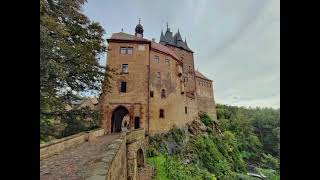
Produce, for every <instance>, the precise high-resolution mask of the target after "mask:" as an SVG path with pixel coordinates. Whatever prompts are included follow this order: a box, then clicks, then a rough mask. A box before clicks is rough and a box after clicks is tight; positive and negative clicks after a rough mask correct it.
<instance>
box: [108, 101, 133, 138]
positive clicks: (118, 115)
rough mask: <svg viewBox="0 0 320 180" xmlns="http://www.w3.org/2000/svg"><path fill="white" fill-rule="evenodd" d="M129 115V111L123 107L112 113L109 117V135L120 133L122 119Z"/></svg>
mask: <svg viewBox="0 0 320 180" xmlns="http://www.w3.org/2000/svg"><path fill="white" fill-rule="evenodd" d="M127 114H129V111H128V109H127V108H125V107H124V106H118V107H117V108H116V109H115V110H114V111H113V113H112V117H111V133H113V132H120V131H121V126H122V120H123V117H125V116H126V115H127Z"/></svg>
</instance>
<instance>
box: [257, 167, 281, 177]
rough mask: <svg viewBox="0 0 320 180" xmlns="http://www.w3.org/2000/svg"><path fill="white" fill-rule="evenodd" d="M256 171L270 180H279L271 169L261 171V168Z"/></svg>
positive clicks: (277, 174)
mask: <svg viewBox="0 0 320 180" xmlns="http://www.w3.org/2000/svg"><path fill="white" fill-rule="evenodd" d="M257 171H258V172H259V173H260V174H263V175H265V176H266V177H267V178H266V179H270V180H280V175H279V173H278V172H277V171H275V170H272V169H263V168H257Z"/></svg>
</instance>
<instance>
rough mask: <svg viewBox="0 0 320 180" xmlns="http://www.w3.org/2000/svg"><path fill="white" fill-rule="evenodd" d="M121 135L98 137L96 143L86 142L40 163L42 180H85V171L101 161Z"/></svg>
mask: <svg viewBox="0 0 320 180" xmlns="http://www.w3.org/2000/svg"><path fill="white" fill-rule="evenodd" d="M119 135H120V134H119V133H117V134H110V135H104V136H101V137H98V138H97V140H96V141H93V142H85V143H83V144H81V145H80V146H78V147H75V148H71V149H68V150H65V151H63V152H61V153H60V154H57V155H54V156H51V157H49V158H47V159H44V160H42V161H40V179H41V180H78V179H84V172H85V170H86V169H87V168H88V167H89V166H90V165H91V164H92V162H95V161H99V160H100V159H101V158H102V157H103V154H104V153H105V152H106V148H107V145H108V144H110V143H111V142H113V140H115V139H116V138H117V137H119Z"/></svg>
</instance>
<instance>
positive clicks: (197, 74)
mask: <svg viewBox="0 0 320 180" xmlns="http://www.w3.org/2000/svg"><path fill="white" fill-rule="evenodd" d="M195 76H196V77H199V78H201V79H205V80H208V81H212V80H211V79H209V78H207V77H206V76H204V75H203V74H201V73H200V72H199V71H197V70H196V71H195Z"/></svg>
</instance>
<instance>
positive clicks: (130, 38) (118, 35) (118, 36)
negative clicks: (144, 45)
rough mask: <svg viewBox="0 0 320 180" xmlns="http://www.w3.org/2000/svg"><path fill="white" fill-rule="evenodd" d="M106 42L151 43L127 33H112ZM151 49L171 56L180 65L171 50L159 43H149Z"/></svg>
mask: <svg viewBox="0 0 320 180" xmlns="http://www.w3.org/2000/svg"><path fill="white" fill-rule="evenodd" d="M108 40H125V41H142V42H151V41H150V40H148V39H144V38H139V37H136V36H134V35H131V34H127V33H124V32H119V33H113V34H112V36H111V38H110V39H108ZM151 49H154V50H157V51H160V52H163V53H165V54H168V55H170V56H172V57H173V58H174V59H176V60H177V61H179V62H180V63H182V62H181V61H180V60H179V58H178V56H177V55H176V54H175V53H174V52H173V51H172V50H171V49H169V48H168V47H166V46H164V45H162V44H159V43H156V42H151Z"/></svg>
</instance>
